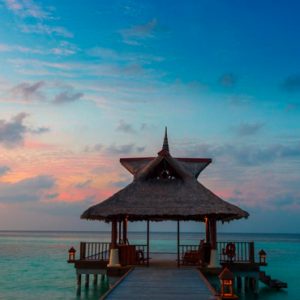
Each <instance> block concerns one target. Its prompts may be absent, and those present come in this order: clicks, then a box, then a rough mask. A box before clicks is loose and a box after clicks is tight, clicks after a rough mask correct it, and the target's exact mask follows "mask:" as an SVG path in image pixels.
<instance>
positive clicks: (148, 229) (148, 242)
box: [147, 220, 150, 267]
mask: <svg viewBox="0 0 300 300" xmlns="http://www.w3.org/2000/svg"><path fill="white" fill-rule="evenodd" d="M149 244H150V222H149V220H147V267H149V250H150V249H149V246H150V245H149Z"/></svg>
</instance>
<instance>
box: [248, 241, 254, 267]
mask: <svg viewBox="0 0 300 300" xmlns="http://www.w3.org/2000/svg"><path fill="white" fill-rule="evenodd" d="M249 261H250V263H254V262H255V257H254V242H249Z"/></svg>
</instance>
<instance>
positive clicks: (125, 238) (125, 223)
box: [123, 218, 128, 244]
mask: <svg viewBox="0 0 300 300" xmlns="http://www.w3.org/2000/svg"><path fill="white" fill-rule="evenodd" d="M127 222H128V220H127V218H125V219H124V220H123V243H124V244H127Z"/></svg>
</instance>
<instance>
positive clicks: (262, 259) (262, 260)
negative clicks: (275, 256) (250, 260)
mask: <svg viewBox="0 0 300 300" xmlns="http://www.w3.org/2000/svg"><path fill="white" fill-rule="evenodd" d="M258 255H259V263H260V264H261V265H266V264H267V260H266V259H267V253H266V252H265V251H264V250H263V249H261V250H260V251H259V252H258Z"/></svg>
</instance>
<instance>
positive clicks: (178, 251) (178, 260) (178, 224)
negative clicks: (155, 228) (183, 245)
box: [177, 220, 180, 268]
mask: <svg viewBox="0 0 300 300" xmlns="http://www.w3.org/2000/svg"><path fill="white" fill-rule="evenodd" d="M177 267H178V268H179V267H180V223H179V220H177Z"/></svg>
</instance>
